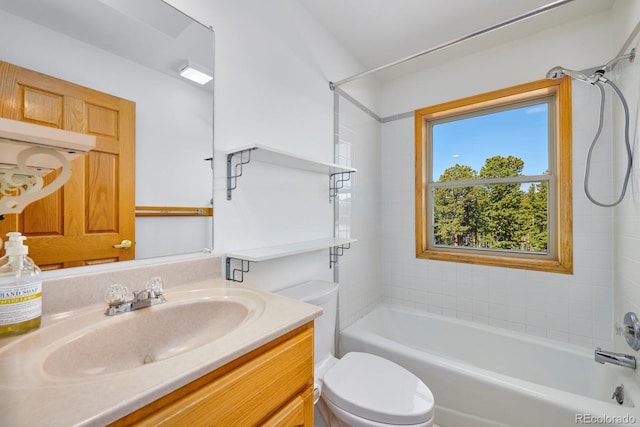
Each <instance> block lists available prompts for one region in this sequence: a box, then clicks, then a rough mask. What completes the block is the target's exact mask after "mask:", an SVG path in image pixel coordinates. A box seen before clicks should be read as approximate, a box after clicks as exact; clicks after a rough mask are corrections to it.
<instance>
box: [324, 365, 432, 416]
mask: <svg viewBox="0 0 640 427" xmlns="http://www.w3.org/2000/svg"><path fill="white" fill-rule="evenodd" d="M322 395H323V396H324V397H325V398H326V399H327V400H328V401H329V402H330V403H331V404H333V405H335V406H336V407H338V408H340V409H342V410H343V411H345V412H347V413H350V414H353V415H355V416H358V417H361V418H364V419H367V420H371V421H375V422H379V423H385V424H392V425H397V424H399V425H402V424H405V425H406V424H420V423H424V422H426V421H429V420H430V419H432V418H433V407H434V400H433V394H431V390H429V388H428V387H427V386H426V385H425V384H424V383H423V382H422V381H420V379H419V378H418V377H416V376H415V375H413V374H412V373H411V372H409V371H408V370H406V369H405V368H403V367H401V366H400V365H397V364H395V363H393V362H391V361H389V360H387V359H383V358H381V357H379V356H376V355H373V354H368V353H359V352H352V353H347V354H346V355H345V356H344V357H343V358H342V359H339V360H338V361H337V362H336V363H335V365H333V367H331V369H329V370H328V372H327V373H326V374H325V376H324V381H323V388H322Z"/></svg>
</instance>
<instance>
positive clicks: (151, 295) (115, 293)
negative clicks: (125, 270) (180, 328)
mask: <svg viewBox="0 0 640 427" xmlns="http://www.w3.org/2000/svg"><path fill="white" fill-rule="evenodd" d="M128 295H129V290H128V289H127V287H126V286H123V285H119V284H115V285H111V286H110V287H109V288H108V289H107V291H106V292H105V294H104V298H105V300H106V301H107V303H108V304H109V307H108V308H107V311H105V313H104V314H106V315H107V316H115V315H116V314H120V313H127V312H129V311H135V310H140V309H141V308H146V307H151V306H152V305H156V304H162V303H163V302H166V301H167V300H166V299H165V298H164V296H163V295H162V279H161V278H159V277H153V278H151V279H149V281H148V282H147V286H146V288H145V289H144V290H142V291H133V299H131V300H130V301H125V299H126V298H127V296H128Z"/></svg>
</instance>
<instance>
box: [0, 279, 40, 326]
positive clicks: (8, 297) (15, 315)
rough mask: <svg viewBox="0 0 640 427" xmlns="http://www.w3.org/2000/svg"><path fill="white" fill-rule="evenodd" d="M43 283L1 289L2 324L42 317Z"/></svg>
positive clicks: (0, 316) (0, 320)
mask: <svg viewBox="0 0 640 427" xmlns="http://www.w3.org/2000/svg"><path fill="white" fill-rule="evenodd" d="M41 314H42V283H40V282H38V283H30V284H27V285H22V286H12V287H9V288H1V289H0V325H12V324H15V323H20V322H25V321H27V320H31V319H35V318H37V317H40V316H41Z"/></svg>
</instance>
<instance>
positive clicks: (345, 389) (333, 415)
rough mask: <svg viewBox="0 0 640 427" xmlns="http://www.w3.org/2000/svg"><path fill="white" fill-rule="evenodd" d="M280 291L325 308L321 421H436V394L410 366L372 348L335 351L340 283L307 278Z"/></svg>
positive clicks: (379, 424)
mask: <svg viewBox="0 0 640 427" xmlns="http://www.w3.org/2000/svg"><path fill="white" fill-rule="evenodd" d="M278 294H280V295H284V296H287V297H289V298H293V299H297V300H300V301H304V302H306V303H309V304H314V305H318V306H320V307H322V309H323V314H322V315H321V316H320V317H318V318H317V319H316V320H315V322H314V329H315V333H314V340H315V343H314V345H315V347H314V363H315V372H314V375H315V387H316V411H315V419H316V420H315V425H316V426H330V427H334V426H350V427H388V426H405V427H431V426H432V424H433V407H434V400H433V395H432V394H431V390H429V388H428V387H427V386H426V385H425V384H424V383H423V382H422V381H420V379H419V378H418V377H416V376H415V375H413V374H412V373H411V372H409V371H408V370H406V369H404V368H403V367H401V366H400V365H397V364H395V363H393V362H391V361H389V360H387V359H384V358H382V357H379V356H375V355H373V354H367V353H359V352H353V353H347V354H346V355H345V356H344V357H343V358H342V359H336V358H335V357H334V342H335V325H336V311H337V308H338V284H337V283H329V282H322V281H313V282H307V283H303V284H300V285H296V286H293V287H291V288H286V289H283V290H281V291H278ZM318 395H319V399H318Z"/></svg>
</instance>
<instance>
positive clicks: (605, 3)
mask: <svg viewBox="0 0 640 427" xmlns="http://www.w3.org/2000/svg"><path fill="white" fill-rule="evenodd" d="M300 2H301V3H302V4H303V5H304V6H305V7H306V8H307V9H308V10H309V12H310V13H311V14H312V15H313V16H315V18H316V19H317V20H318V21H320V23H321V24H322V25H323V26H324V27H326V28H327V29H328V30H329V32H331V33H332V34H333V35H334V36H335V38H336V39H337V40H338V42H340V43H341V44H342V45H343V46H344V47H345V48H346V49H347V50H349V51H350V52H351V54H352V55H353V56H354V57H355V58H356V59H357V60H358V61H359V62H360V63H361V64H362V65H363V69H362V71H366V70H369V69H373V68H376V67H378V66H381V65H384V64H387V63H390V62H393V61H396V60H399V59H402V58H405V57H407V56H410V55H413V54H415V53H418V52H422V51H424V50H427V49H430V48H432V47H435V46H438V45H441V44H443V43H447V42H449V41H451V40H454V39H457V38H459V37H462V36H466V35H467V34H470V33H474V32H477V31H480V30H482V29H484V28H487V27H490V26H493V25H495V24H498V23H500V22H503V21H505V20H508V19H511V18H514V17H516V16H519V15H522V14H524V13H526V12H529V11H532V10H534V9H537V8H540V7H542V6H544V5H547V4H550V3H553V1H552V0H517V1H514V0H300ZM614 3H615V0H574V1H571V2H570V3H566V4H563V5H561V6H558V7H555V8H553V9H551V10H548V11H546V12H544V13H542V14H539V15H536V16H534V17H531V18H529V19H527V20H525V21H520V22H517V23H514V24H512V25H509V26H507V27H503V28H501V29H497V30H495V31H492V32H491V33H488V34H485V35H482V36H479V37H476V38H474V39H473V40H468V41H465V42H463V43H461V44H459V45H456V46H452V47H448V48H445V49H443V50H441V51H438V52H434V53H432V54H429V55H426V56H424V57H422V58H420V59H419V60H413V61H411V62H410V63H407V64H404V65H402V66H398V67H393V69H390V70H387V71H384V72H379V73H376V77H377V78H378V80H380V81H385V80H390V79H394V78H397V77H399V76H401V75H403V74H407V73H410V72H413V71H415V70H416V69H417V68H418V67H420V68H424V67H426V66H429V65H434V64H435V63H438V62H446V61H448V60H451V59H453V58H454V57H455V56H456V55H464V54H468V53H470V52H473V51H474V50H481V49H486V48H488V47H490V46H493V45H496V44H500V43H505V42H508V41H511V40H514V39H517V38H521V37H526V36H528V35H531V34H534V33H536V32H539V31H543V30H545V29H548V28H551V27H553V26H557V25H561V24H563V23H566V22H569V21H573V20H576V19H579V18H581V17H584V16H587V15H591V14H594V13H597V12H601V11H604V10H607V9H610V8H611V7H612V6H613V4H614ZM335 77H336V78H335V80H334V81H337V80H339V79H342V78H346V77H348V76H335Z"/></svg>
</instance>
